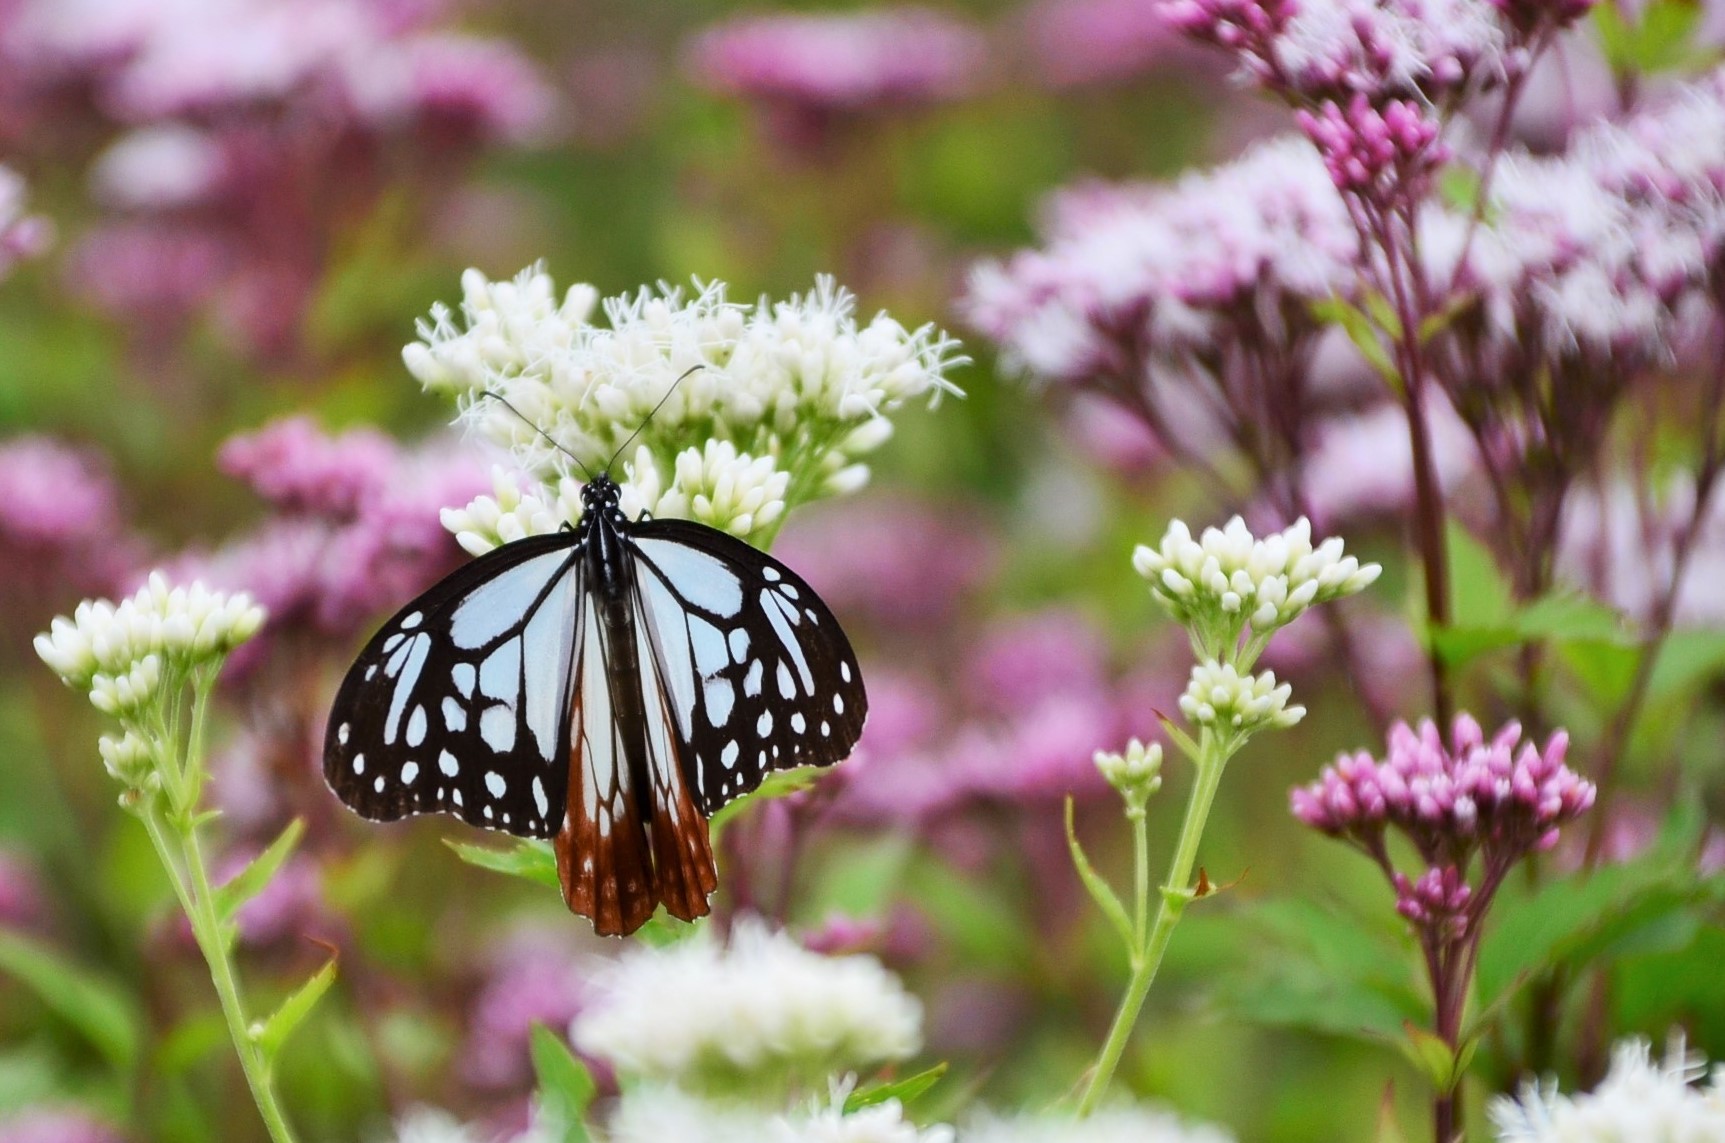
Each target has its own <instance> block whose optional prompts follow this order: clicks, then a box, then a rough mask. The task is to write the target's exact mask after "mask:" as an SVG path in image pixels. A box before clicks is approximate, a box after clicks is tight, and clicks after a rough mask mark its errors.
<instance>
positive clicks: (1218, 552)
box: [1132, 516, 1383, 652]
mask: <svg viewBox="0 0 1725 1143" xmlns="http://www.w3.org/2000/svg"><path fill="white" fill-rule="evenodd" d="M1132 566H1133V567H1134V568H1136V569H1137V571H1138V574H1139V575H1141V576H1143V577H1144V578H1145V579H1146V580H1148V581H1149V583H1150V594H1151V595H1152V596H1154V597H1155V598H1156V600H1157V602H1159V603H1161V604H1162V606H1163V607H1165V608H1166V609H1167V610H1168V612H1169V614H1171V615H1172V616H1173V617H1174V618H1175V620H1176V621H1178V622H1179V623H1180V624H1182V625H1183V626H1185V627H1187V628H1196V629H1203V630H1204V631H1205V633H1206V634H1207V635H1209V636H1211V637H1212V638H1210V639H1207V640H1206V642H1207V643H1208V642H1217V643H1221V642H1230V641H1231V639H1232V638H1237V637H1238V635H1239V633H1240V632H1241V631H1242V630H1243V629H1245V628H1246V627H1248V626H1249V627H1250V628H1251V630H1252V632H1253V633H1254V634H1256V635H1268V634H1269V633H1270V632H1272V631H1274V630H1276V629H1277V628H1279V627H1284V626H1286V625H1287V624H1289V623H1292V622H1293V621H1294V620H1295V619H1297V618H1299V617H1300V615H1301V614H1302V613H1304V612H1305V610H1306V609H1307V608H1309V607H1312V606H1314V605H1316V604H1319V603H1327V602H1329V601H1330V600H1333V599H1340V598H1341V597H1343V596H1347V595H1353V594H1354V593H1355V592H1358V591H1362V590H1364V589H1365V588H1366V587H1367V586H1369V585H1370V584H1371V583H1372V582H1373V581H1374V580H1376V579H1377V578H1378V575H1379V574H1380V573H1381V572H1382V571H1383V568H1382V567H1380V566H1379V565H1377V564H1363V565H1362V564H1361V563H1360V561H1359V560H1358V559H1356V558H1355V557H1353V556H1348V555H1344V554H1343V552H1342V541H1341V540H1340V539H1339V538H1337V537H1331V538H1330V539H1328V540H1325V541H1324V542H1323V543H1322V544H1319V545H1318V546H1317V547H1313V546H1312V526H1311V524H1310V523H1309V522H1308V521H1307V520H1306V519H1305V518H1304V517H1301V518H1300V519H1299V520H1298V521H1297V522H1295V523H1294V524H1293V525H1292V526H1291V527H1288V528H1286V529H1284V530H1282V531H1281V532H1277V533H1273V534H1271V535H1269V536H1266V537H1264V538H1263V539H1261V540H1260V539H1257V538H1255V537H1254V536H1253V535H1252V533H1251V531H1250V530H1249V529H1248V528H1247V527H1246V522H1245V521H1244V520H1242V519H1241V518H1240V517H1238V516H1235V517H1234V518H1233V519H1232V520H1230V521H1228V524H1227V526H1226V527H1223V528H1206V529H1204V532H1203V535H1201V536H1200V537H1198V538H1197V539H1193V537H1192V531H1191V529H1190V528H1188V527H1187V526H1186V525H1185V523H1184V522H1183V521H1180V520H1174V521H1173V522H1171V523H1170V524H1169V525H1168V531H1167V532H1166V533H1164V534H1163V536H1162V542H1161V543H1160V544H1159V545H1158V546H1157V547H1154V548H1152V547H1150V546H1148V545H1145V544H1140V545H1139V546H1138V547H1137V548H1136V549H1135V550H1134V551H1133V553H1132ZM1217 632H1220V633H1221V634H1220V635H1218V634H1217ZM1224 649H1225V648H1223V647H1220V646H1211V647H1210V650H1211V651H1213V652H1221V651H1223V650H1224Z"/></svg>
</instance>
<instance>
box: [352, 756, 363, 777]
mask: <svg viewBox="0 0 1725 1143" xmlns="http://www.w3.org/2000/svg"><path fill="white" fill-rule="evenodd" d="M353 772H354V773H355V774H363V773H365V755H364V754H355V755H354V756H353Z"/></svg>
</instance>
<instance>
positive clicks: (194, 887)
mask: <svg viewBox="0 0 1725 1143" xmlns="http://www.w3.org/2000/svg"><path fill="white" fill-rule="evenodd" d="M210 684H211V679H210V678H199V679H198V680H196V684H195V685H196V695H195V697H194V699H193V714H192V727H191V741H190V743H189V746H188V749H187V750H186V752H185V754H184V755H183V756H180V757H175V755H178V754H179V753H180V752H179V750H178V749H177V746H178V742H177V740H173V739H170V740H169V741H170V743H171V745H170V746H169V747H168V749H167V751H166V753H167V755H168V757H166V758H164V759H163V769H164V770H166V771H167V772H168V777H169V783H168V789H166V790H165V791H164V793H165V800H166V801H167V813H166V815H164V813H163V808H164V807H163V805H162V799H157V798H154V797H151V796H150V795H145V796H146V797H147V798H149V801H148V803H147V804H146V805H145V806H144V807H143V809H142V812H141V813H140V814H139V817H140V818H141V819H142V820H143V823H144V829H145V831H146V832H147V833H148V834H149V835H150V841H151V843H152V844H153V845H154V846H155V848H156V855H157V856H158V857H160V858H161V861H162V866H163V867H164V868H165V869H166V870H167V872H168V878H169V880H170V881H171V882H172V883H173V887H174V896H175V897H177V898H179V902H180V908H181V909H182V910H184V912H185V914H186V920H187V921H189V922H190V923H191V926H192V936H193V938H194V939H195V940H196V941H197V942H198V950H199V951H200V952H202V953H203V954H204V961H205V962H206V963H207V964H208V965H209V969H210V980H211V982H212V983H213V984H214V985H215V988H216V997H217V999H218V1000H219V1001H220V1002H221V1008H222V1017H223V1019H224V1020H225V1021H226V1022H227V1026H228V1035H229V1036H230V1037H231V1038H232V1039H233V1042H234V1053H235V1054H236V1055H238V1056H239V1058H240V1068H241V1070H242V1071H244V1072H245V1077H246V1085H247V1086H248V1087H249V1088H250V1089H251V1093H252V1099H253V1100H254V1101H255V1102H256V1104H257V1108H258V1114H259V1115H261V1116H262V1117H263V1121H264V1126H265V1127H266V1128H267V1129H268V1130H269V1134H270V1139H271V1140H273V1143H294V1134H293V1130H292V1129H291V1128H290V1127H289V1126H288V1123H287V1117H286V1116H285V1115H284V1114H283V1113H282V1109H281V1105H280V1103H279V1102H278V1101H277V1098H276V1092H275V1079H274V1076H273V1075H272V1074H271V1067H270V1061H269V1060H268V1059H266V1058H265V1056H264V1054H263V1051H262V1049H260V1048H259V1046H258V1044H257V1042H256V1041H255V1040H253V1039H252V1035H251V1022H250V1021H249V1020H248V1019H247V1018H246V1010H245V1003H244V1001H243V1000H242V999H241V996H240V985H239V978H238V976H237V975H236V974H235V972H234V964H233V957H232V950H233V942H232V940H231V939H230V938H229V935H228V934H227V933H226V932H225V931H224V926H223V923H222V918H221V914H220V912H219V910H218V906H217V903H216V891H215V888H214V886H213V885H212V884H211V883H210V873H209V867H208V865H207V863H206V862H205V861H204V852H203V843H202V841H201V839H200V838H199V836H198V810H197V805H196V802H195V793H194V791H196V790H197V789H198V788H199V787H201V785H202V782H201V776H202V773H203V753H202V750H203V726H204V713H205V710H204V708H205V707H206V706H207V705H208V700H209V693H210V689H211V688H210ZM178 723H179V720H178V718H177V717H176V718H175V719H174V720H173V722H172V723H171V724H170V725H171V727H172V729H173V730H174V731H176V732H177V730H178ZM188 795H191V796H192V797H193V799H194V800H193V802H192V804H190V805H187V804H184V799H186V797H187V796H188Z"/></svg>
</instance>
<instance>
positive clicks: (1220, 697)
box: [1180, 662, 1306, 736]
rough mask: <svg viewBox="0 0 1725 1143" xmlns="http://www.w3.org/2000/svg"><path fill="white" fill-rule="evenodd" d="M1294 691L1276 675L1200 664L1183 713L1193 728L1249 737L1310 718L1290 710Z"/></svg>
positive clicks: (1184, 697)
mask: <svg viewBox="0 0 1725 1143" xmlns="http://www.w3.org/2000/svg"><path fill="white" fill-rule="evenodd" d="M1292 693H1293V688H1292V687H1291V686H1289V685H1288V684H1287V683H1277V682H1276V675H1275V672H1274V671H1263V672H1261V673H1259V674H1256V675H1251V674H1242V673H1241V672H1240V671H1239V670H1237V669H1236V668H1235V667H1234V665H1233V664H1232V663H1217V662H1207V663H1199V664H1198V665H1197V666H1195V667H1193V668H1192V678H1191V680H1190V681H1189V682H1188V683H1187V684H1186V693H1185V694H1183V695H1181V696H1180V713H1181V714H1184V715H1185V716H1186V719H1187V721H1189V722H1191V723H1192V725H1194V726H1198V727H1203V728H1208V729H1213V730H1216V731H1219V732H1221V733H1223V734H1226V735H1240V736H1245V735H1249V734H1252V733H1253V732H1255V731H1258V730H1262V729H1264V728H1266V727H1278V728H1280V727H1289V726H1293V725H1294V724H1295V723H1297V722H1299V721H1300V719H1302V718H1304V717H1305V716H1306V708H1305V707H1303V706H1299V705H1297V704H1296V705H1293V706H1290V705H1289V704H1288V698H1289V696H1290V695H1292Z"/></svg>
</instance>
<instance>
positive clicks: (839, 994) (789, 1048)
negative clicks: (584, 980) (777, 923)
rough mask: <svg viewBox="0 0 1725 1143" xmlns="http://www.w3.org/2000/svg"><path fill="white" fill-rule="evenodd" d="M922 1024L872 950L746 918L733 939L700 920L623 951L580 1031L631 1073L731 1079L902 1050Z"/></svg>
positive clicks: (829, 1066) (859, 1062)
mask: <svg viewBox="0 0 1725 1143" xmlns="http://www.w3.org/2000/svg"><path fill="white" fill-rule="evenodd" d="M921 1026H922V1006H921V1004H919V1003H918V1002H917V1000H916V998H915V997H913V996H911V995H910V994H909V993H908V992H906V991H905V989H904V987H903V985H901V984H900V983H899V981H898V979H897V978H896V977H894V976H893V975H892V974H891V973H890V972H888V971H887V970H886V969H885V968H884V967H882V965H881V964H880V962H879V961H878V960H876V959H875V958H873V957H870V956H842V957H827V956H822V955H820V954H818V953H814V952H810V951H809V950H808V949H805V948H803V947H802V946H801V945H799V944H798V943H797V942H796V941H795V940H793V939H792V938H791V937H789V936H787V935H786V934H784V933H782V932H775V931H772V930H770V929H768V928H767V927H766V925H765V924H764V923H763V922H761V921H759V920H754V919H744V920H742V921H740V922H739V923H738V924H736V925H735V926H733V928H732V931H731V939H730V943H729V945H728V946H721V945H719V944H718V943H717V941H715V940H714V939H713V937H712V936H711V930H707V929H704V930H702V931H701V932H700V933H698V934H697V935H696V936H694V937H692V938H690V939H689V940H686V941H682V942H679V943H678V944H675V945H671V946H668V947H665V948H658V949H652V948H640V949H635V950H632V951H630V952H628V953H626V954H625V955H624V956H622V957H621V958H620V959H619V960H617V961H616V962H614V963H613V964H611V965H610V966H608V967H607V969H606V970H604V971H601V972H599V973H597V974H596V978H595V981H594V999H593V1001H592V1003H591V1004H590V1005H589V1007H588V1008H587V1009H586V1010H585V1011H583V1012H582V1014H581V1015H580V1017H579V1018H577V1020H576V1021H575V1025H574V1028H573V1031H572V1037H573V1039H574V1042H575V1044H576V1045H577V1046H578V1047H579V1048H580V1049H581V1050H582V1051H584V1052H587V1053H589V1054H590V1055H594V1056H598V1057H600V1058H602V1059H605V1060H608V1061H610V1062H611V1064H612V1065H614V1066H615V1067H616V1068H617V1069H618V1071H620V1072H622V1073H624V1074H625V1075H631V1076H642V1077H648V1078H656V1079H665V1080H673V1081H677V1082H681V1083H683V1084H685V1085H694V1086H699V1085H701V1084H702V1083H704V1082H709V1081H717V1082H718V1083H720V1084H721V1085H723V1084H729V1085H730V1086H732V1087H734V1086H736V1082H737V1081H738V1079H739V1078H740V1079H741V1080H743V1081H745V1082H746V1081H747V1080H748V1079H749V1078H750V1077H757V1078H758V1077H763V1076H765V1077H791V1076H799V1075H800V1076H803V1077H805V1078H810V1077H824V1076H827V1075H829V1074H831V1073H833V1072H835V1071H838V1070H841V1069H854V1068H857V1067H861V1066H866V1065H872V1064H877V1063H880V1062H882V1061H887V1060H900V1059H904V1058H906V1057H908V1056H910V1055H912V1054H913V1053H915V1052H916V1051H917V1049H918V1048H919V1047H920V1044H921Z"/></svg>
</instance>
